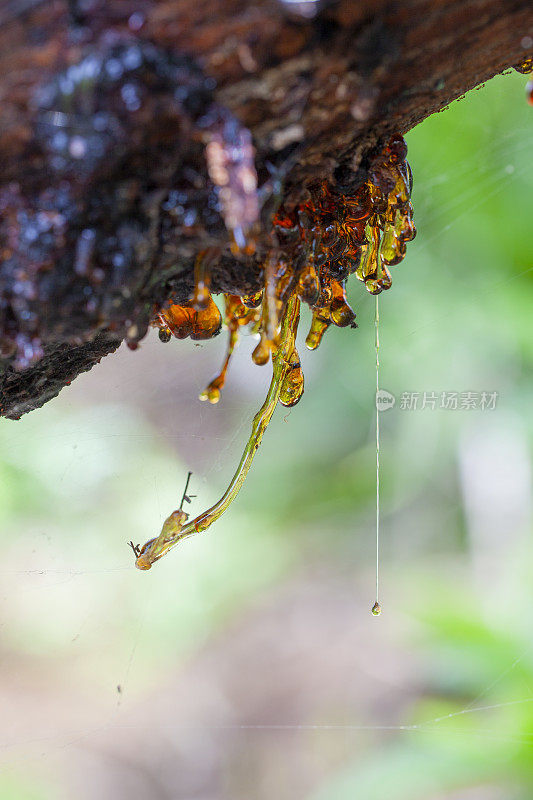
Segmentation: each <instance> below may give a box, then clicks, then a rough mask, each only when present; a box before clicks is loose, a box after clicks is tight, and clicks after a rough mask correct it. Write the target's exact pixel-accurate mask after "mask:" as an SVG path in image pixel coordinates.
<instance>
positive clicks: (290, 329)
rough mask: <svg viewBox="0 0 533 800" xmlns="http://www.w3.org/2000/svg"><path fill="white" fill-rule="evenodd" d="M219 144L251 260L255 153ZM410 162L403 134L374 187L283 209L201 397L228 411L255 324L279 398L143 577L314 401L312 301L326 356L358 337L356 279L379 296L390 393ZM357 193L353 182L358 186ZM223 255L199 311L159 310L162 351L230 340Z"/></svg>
mask: <svg viewBox="0 0 533 800" xmlns="http://www.w3.org/2000/svg"><path fill="white" fill-rule="evenodd" d="M219 145H220V142H219V141H218V140H217V137H216V135H213V137H212V138H211V141H210V149H209V153H208V162H209V171H210V175H211V177H212V179H213V181H214V183H215V184H216V185H217V187H218V192H219V198H220V201H221V203H222V207H223V213H224V217H225V221H226V225H227V227H228V230H229V231H230V232H231V233H232V242H231V246H230V248H229V250H230V252H233V253H240V255H239V258H245V257H249V256H250V255H251V253H252V251H253V248H254V244H255V243H254V237H253V235H251V234H252V232H253V229H254V225H255V219H256V214H257V211H256V208H255V206H254V203H253V202H252V199H253V198H252V194H253V191H252V190H254V186H255V184H254V182H253V181H252V180H248V178H249V175H250V170H251V167H250V164H252V162H251V161H250V158H251V156H250V153H251V150H249V149H248V150H246V152H244V151H243V152H244V156H245V157H244V156H243V159H241V160H240V161H239V159H238V158H237V157H236V154H235V153H233V154H231V153H227V152H224V153H223V152H222V151H221V147H220V146H219ZM247 146H248V145H247ZM406 155H407V146H406V144H405V142H404V140H403V138H402V137H401V136H399V135H395V136H393V137H392V138H391V140H390V141H389V143H388V144H387V145H386V146H385V147H384V148H383V150H382V151H381V153H380V154H379V155H378V156H376V157H375V158H374V160H373V162H372V166H371V168H370V169H369V171H368V176H367V179H366V181H365V182H364V183H362V184H361V185H359V186H358V187H357V188H356V189H354V190H353V192H352V193H351V194H350V193H346V192H344V191H341V190H340V189H338V188H337V187H336V186H332V185H331V184H329V183H326V182H323V183H320V184H316V185H314V186H310V187H307V196H308V199H307V200H306V202H304V203H301V204H300V205H298V206H296V207H295V208H291V209H287V208H285V207H284V206H283V205H280V206H279V208H278V210H277V211H276V213H275V215H274V217H273V219H272V231H271V236H270V239H269V241H270V244H269V245H268V246H264V245H262V247H263V249H262V251H260V250H259V248H258V249H257V251H256V256H255V257H256V259H257V261H258V263H259V264H260V267H261V269H262V278H263V289H262V291H260V292H255V293H251V294H248V295H246V296H243V297H242V298H240V297H237V296H235V295H231V294H225V295H224V300H225V314H224V322H225V325H226V327H227V329H228V332H229V339H228V345H227V350H226V355H225V358H224V361H223V364H222V368H221V370H220V372H219V373H218V374H217V375H216V376H215V377H214V378H213V379H212V380H211V382H210V383H209V385H208V386H207V388H206V389H205V391H204V392H202V394H201V395H200V399H202V400H209V402H211V403H217V402H218V401H219V399H220V392H221V389H222V387H223V386H224V384H225V382H226V376H227V372H228V367H229V364H230V362H231V358H232V355H233V352H234V350H235V347H236V345H237V342H238V338H239V332H240V328H242V327H244V326H249V328H250V331H251V333H253V334H258V335H259V342H258V344H257V346H256V347H255V349H254V351H253V353H252V359H253V361H254V363H255V364H258V365H265V364H267V363H268V362H269V361H270V360H271V358H272V370H273V373H272V381H271V383H270V388H269V390H268V394H267V397H266V399H265V402H264V403H263V406H262V407H261V409H260V410H259V411H258V412H257V414H256V415H255V417H254V420H253V425H252V433H251V436H250V438H249V440H248V443H247V444H246V447H245V449H244V453H243V455H242V458H241V462H240V464H239V466H238V468H237V471H236V472H235V474H234V476H233V478H232V480H231V482H230V484H229V486H228V488H227V490H226V492H225V493H224V494H223V496H222V497H221V498H220V500H219V501H218V502H217V503H215V505H214V506H212V507H211V508H209V509H208V510H207V511H205V512H203V513H202V514H200V515H199V516H198V517H196V519H194V520H192V521H191V522H186V521H185V520H184V519H183V516H182V515H181V516H180V515H177V512H173V514H171V515H170V517H169V518H168V519H167V520H166V522H165V524H164V526H163V530H162V531H161V534H160V535H159V537H157V538H156V539H150V540H149V541H148V542H146V544H145V545H144V546H143V547H142V548H138V549H137V566H138V567H139V568H141V569H149V568H150V566H151V565H152V564H153V563H154V561H157V560H158V559H159V558H161V556H163V555H164V554H165V553H166V552H168V550H170V549H171V548H172V547H174V545H175V544H177V542H179V541H181V539H183V538H185V537H186V536H190V535H191V534H193V533H199V532H201V531H204V530H206V529H207V528H208V527H209V526H210V525H212V524H213V522H215V520H217V519H218V518H219V517H220V515H221V514H223V513H224V511H225V510H226V509H227V508H228V507H229V505H230V504H231V503H232V502H233V500H234V498H235V497H236V495H237V494H238V492H239V490H240V488H241V486H242V484H243V482H244V480H245V477H246V475H247V473H248V470H249V469H250V465H251V463H252V460H253V457H254V455H255V452H256V450H257V448H258V447H259V445H260V443H261V441H262V437H263V434H264V432H265V430H266V427H267V425H268V424H269V422H270V419H271V417H272V415H273V413H274V409H275V407H276V405H277V403H278V402H280V403H281V404H283V405H284V406H287V407H292V406H294V405H296V403H298V402H299V401H300V399H301V398H302V395H303V391H304V376H303V372H302V367H301V363H300V357H299V354H298V351H297V349H296V346H295V339H296V331H297V327H298V321H299V311H300V302H304V303H307V305H309V306H310V308H311V309H312V312H313V317H312V322H311V327H310V330H309V333H308V336H307V339H306V345H307V347H308V348H309V349H311V350H314V349H316V348H317V347H318V346H319V344H320V342H321V340H322V337H323V336H324V333H325V332H326V330H327V329H328V328H329V327H330V326H331V325H335V326H337V327H340V328H345V327H351V328H356V327H357V325H356V323H355V316H356V315H355V311H354V310H353V309H352V308H351V306H350V304H349V303H348V300H347V298H346V282H347V279H348V278H349V276H350V275H352V274H355V275H356V277H357V278H358V279H359V280H360V281H362V282H363V283H364V285H365V288H366V289H367V291H369V292H370V293H371V294H374V295H376V392H377V391H378V389H379V331H378V323H379V310H378V301H377V295H379V293H380V292H382V291H383V290H385V289H389V288H390V286H391V282H392V281H391V275H390V272H389V269H388V268H389V267H391V266H395V265H396V264H399V263H400V261H402V259H403V258H404V256H405V251H406V244H407V242H409V241H411V240H412V239H414V237H415V235H416V229H415V226H414V224H413V209H412V206H411V200H410V197H411V190H412V175H411V170H410V167H409V164H408V163H407V161H406ZM230 156H231V157H230ZM241 168H242V169H241ZM230 173H231V174H230ZM348 178H349V176H348ZM349 184H350V181H349V180H347V181H346V185H349ZM248 190H249V191H248ZM254 191H255V190H254ZM254 202H255V201H254ZM236 209H237V211H238V213H237V212H236ZM245 211H246V213H244V212H245ZM237 218H239V220H241V222H242V219H245V221H246V225H244V227H243V225H242V224H241V223H239V224H238V219H237ZM258 241H259V240H258ZM221 254H222V253H221V250H220V249H218V250H215V249H211V250H208V251H204V252H202V253H200V254H199V256H198V258H197V259H196V263H195V292H194V297H193V298H192V299H191V300H190V301H188V302H186V303H182V304H181V305H171V306H169V308H164V309H162V310H160V309H156V311H155V312H154V318H153V320H152V324H153V325H154V326H155V327H157V328H159V337H160V338H161V340H162V341H168V340H169V339H170V338H171V337H172V336H174V337H176V338H178V339H183V338H185V337H186V336H190V337H191V338H192V339H209V338H211V337H213V336H216V334H217V333H218V332H219V331H220V328H221V315H220V312H219V310H218V308H217V307H216V305H215V303H214V302H213V299H212V297H211V295H210V292H209V286H210V274H211V266H212V265H213V264H214V261H215V260H216V259H217V258H219V257H220V256H221ZM226 257H227V254H226ZM378 589H379V409H378V408H377V405H376V602H375V604H374V606H373V608H372V613H373V614H379V613H380V612H381V607H380V605H379V601H378Z"/></svg>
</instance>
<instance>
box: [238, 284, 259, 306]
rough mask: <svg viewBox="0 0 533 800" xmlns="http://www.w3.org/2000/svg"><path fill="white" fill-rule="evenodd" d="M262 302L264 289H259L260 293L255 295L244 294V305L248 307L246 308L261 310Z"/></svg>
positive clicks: (242, 298)
mask: <svg viewBox="0 0 533 800" xmlns="http://www.w3.org/2000/svg"><path fill="white" fill-rule="evenodd" d="M262 300H263V290H262V289H259V291H258V292H255V294H244V295H243V296H242V297H241V301H242V304H243V305H244V306H246V308H259V306H260V305H261V301H262Z"/></svg>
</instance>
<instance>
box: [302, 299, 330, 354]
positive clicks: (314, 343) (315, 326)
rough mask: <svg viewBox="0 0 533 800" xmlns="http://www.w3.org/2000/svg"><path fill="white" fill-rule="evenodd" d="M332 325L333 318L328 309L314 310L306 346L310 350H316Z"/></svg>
mask: <svg viewBox="0 0 533 800" xmlns="http://www.w3.org/2000/svg"><path fill="white" fill-rule="evenodd" d="M330 325H331V320H330V318H329V311H328V310H327V309H324V308H319V309H317V310H316V311H314V312H313V319H312V321H311V327H310V328H309V333H308V334H307V338H306V340H305V346H306V347H307V348H308V349H309V350H316V349H317V347H318V346H319V345H320V342H321V341H322V337H323V336H324V334H325V332H326V331H327V329H328V328H329V326H330Z"/></svg>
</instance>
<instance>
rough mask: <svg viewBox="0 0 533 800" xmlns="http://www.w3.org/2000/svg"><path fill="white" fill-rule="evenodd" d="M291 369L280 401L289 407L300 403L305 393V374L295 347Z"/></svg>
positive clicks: (282, 386)
mask: <svg viewBox="0 0 533 800" xmlns="http://www.w3.org/2000/svg"><path fill="white" fill-rule="evenodd" d="M290 365H291V368H290V371H289V372H288V373H287V375H286V377H285V379H284V381H283V383H282V384H281V391H280V395H279V402H280V403H281V404H282V405H283V406H287V408H292V406H295V405H296V403H299V402H300V400H301V399H302V395H303V393H304V374H303V372H302V366H301V364H300V356H299V355H298V351H297V350H296V349H294V350H293V351H292V355H291V358H290Z"/></svg>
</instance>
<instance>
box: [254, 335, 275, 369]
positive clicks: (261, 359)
mask: <svg viewBox="0 0 533 800" xmlns="http://www.w3.org/2000/svg"><path fill="white" fill-rule="evenodd" d="M270 348H271V344H270V341H269V339H268V338H267V337H266V335H265V334H264V333H262V334H261V339H260V340H259V342H258V344H257V347H256V348H255V350H254V352H253V353H252V361H253V362H254V364H257V365H258V366H260V367H262V366H264V365H265V364H268V359H269V358H270Z"/></svg>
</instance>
